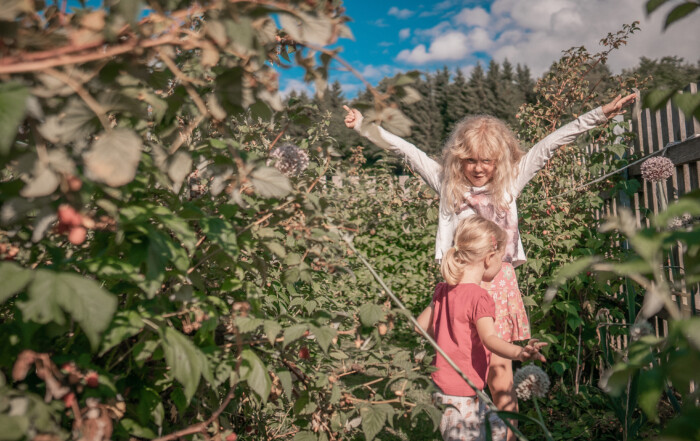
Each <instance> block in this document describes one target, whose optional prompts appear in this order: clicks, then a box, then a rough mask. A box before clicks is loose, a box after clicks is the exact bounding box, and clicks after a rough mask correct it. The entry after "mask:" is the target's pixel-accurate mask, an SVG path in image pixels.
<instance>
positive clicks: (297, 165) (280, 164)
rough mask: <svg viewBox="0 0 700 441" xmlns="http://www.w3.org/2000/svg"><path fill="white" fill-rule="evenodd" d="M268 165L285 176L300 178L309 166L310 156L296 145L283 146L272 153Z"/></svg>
mask: <svg viewBox="0 0 700 441" xmlns="http://www.w3.org/2000/svg"><path fill="white" fill-rule="evenodd" d="M267 165H268V166H269V165H272V166H273V167H275V168H276V169H277V170H279V171H280V172H281V173H282V174H284V175H285V176H289V177H291V176H299V175H300V174H302V173H303V172H304V170H306V167H308V166H309V155H308V154H307V153H306V152H305V151H304V150H302V149H300V148H299V147H297V146H295V145H294V144H283V145H281V146H278V147H275V148H274V149H273V150H272V151H271V152H270V157H269V159H268V160H267Z"/></svg>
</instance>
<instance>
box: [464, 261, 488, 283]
mask: <svg viewBox="0 0 700 441" xmlns="http://www.w3.org/2000/svg"><path fill="white" fill-rule="evenodd" d="M484 271H485V268H484V266H483V265H468V266H467V267H466V268H464V273H462V278H461V279H460V280H459V283H475V284H477V285H481V279H482V278H483V277H484Z"/></svg>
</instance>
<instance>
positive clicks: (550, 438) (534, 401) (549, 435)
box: [504, 396, 554, 441]
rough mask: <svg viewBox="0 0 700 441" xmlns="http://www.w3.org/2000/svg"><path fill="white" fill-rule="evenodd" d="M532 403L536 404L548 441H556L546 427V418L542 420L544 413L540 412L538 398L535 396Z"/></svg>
mask: <svg viewBox="0 0 700 441" xmlns="http://www.w3.org/2000/svg"><path fill="white" fill-rule="evenodd" d="M532 402H533V403H535V409H537V416H538V417H539V419H540V423H542V424H541V426H542V430H544V436H546V437H547V440H548V441H554V439H553V438H552V434H551V433H549V430H548V429H547V426H545V425H544V418H542V411H541V410H540V405H539V404H537V397H534V396H533V397H532ZM504 421H505V420H504Z"/></svg>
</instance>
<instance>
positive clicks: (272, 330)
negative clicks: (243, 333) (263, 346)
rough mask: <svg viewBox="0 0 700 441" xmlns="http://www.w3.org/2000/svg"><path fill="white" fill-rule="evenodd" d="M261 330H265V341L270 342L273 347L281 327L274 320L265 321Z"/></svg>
mask: <svg viewBox="0 0 700 441" xmlns="http://www.w3.org/2000/svg"><path fill="white" fill-rule="evenodd" d="M263 329H264V330H265V335H267V339H268V340H269V341H270V344H271V345H274V344H275V339H276V338H277V334H279V333H280V331H281V330H282V326H280V324H279V323H277V322H276V321H274V320H265V323H263Z"/></svg>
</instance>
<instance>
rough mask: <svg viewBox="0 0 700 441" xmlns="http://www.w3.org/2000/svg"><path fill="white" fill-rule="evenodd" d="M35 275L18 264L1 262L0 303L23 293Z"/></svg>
mask: <svg viewBox="0 0 700 441" xmlns="http://www.w3.org/2000/svg"><path fill="white" fill-rule="evenodd" d="M33 277H34V274H33V272H32V271H31V270H28V269H24V268H22V267H21V266H19V265H17V264H16V263H12V262H0V280H2V283H0V303H2V302H4V301H5V300H7V299H9V298H10V297H12V296H13V295H15V294H17V293H18V292H20V291H22V290H23V289H24V287H25V286H27V284H28V283H29V282H30V281H31V280H32V278H33Z"/></svg>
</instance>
